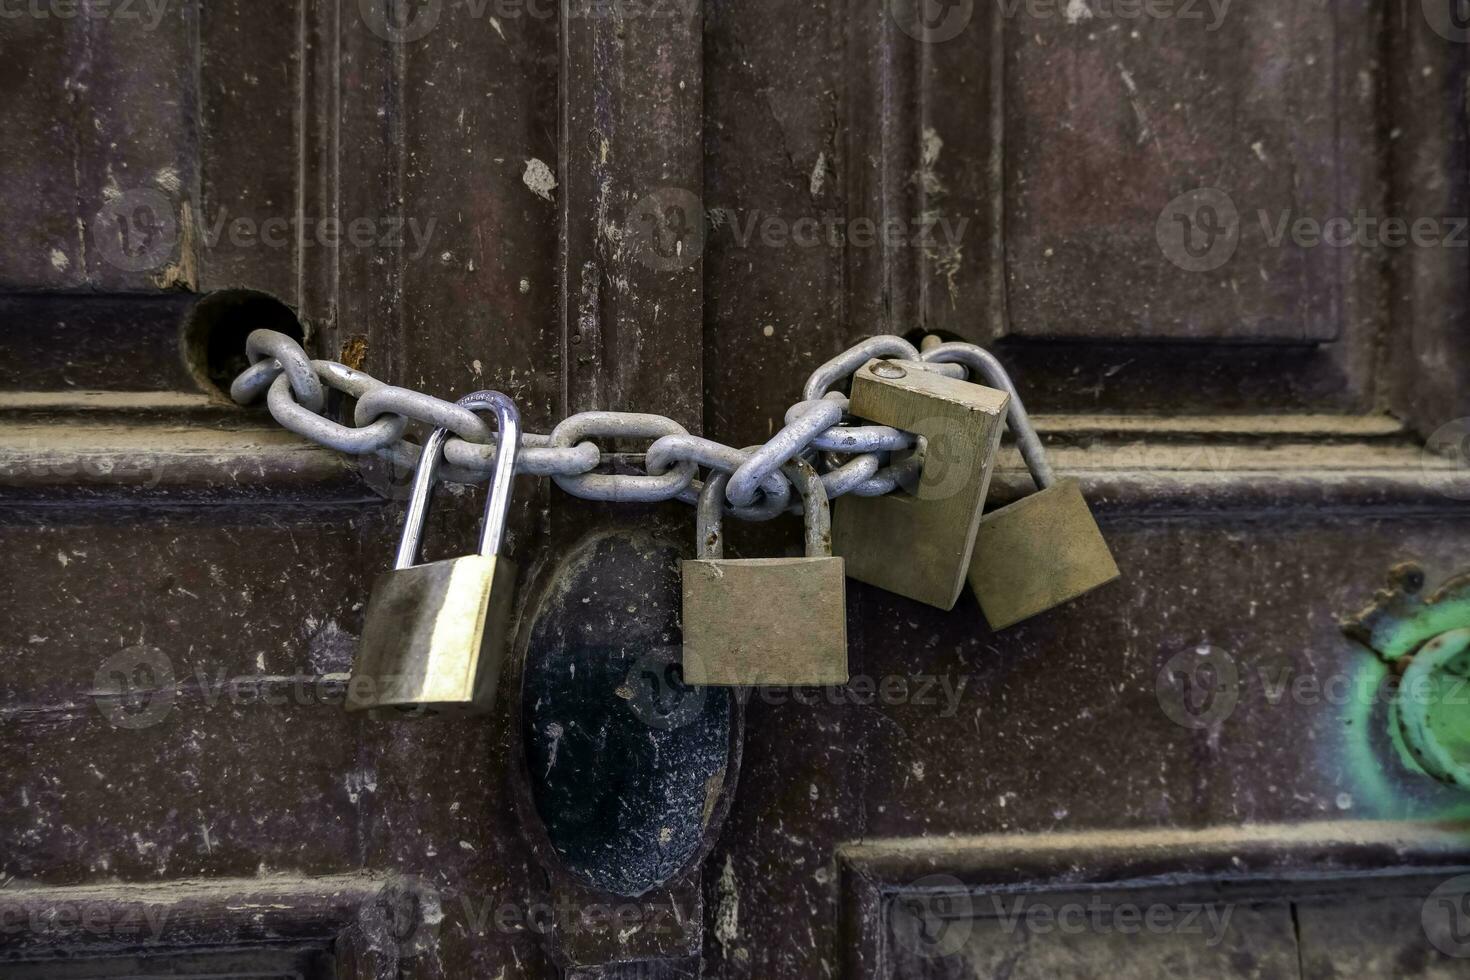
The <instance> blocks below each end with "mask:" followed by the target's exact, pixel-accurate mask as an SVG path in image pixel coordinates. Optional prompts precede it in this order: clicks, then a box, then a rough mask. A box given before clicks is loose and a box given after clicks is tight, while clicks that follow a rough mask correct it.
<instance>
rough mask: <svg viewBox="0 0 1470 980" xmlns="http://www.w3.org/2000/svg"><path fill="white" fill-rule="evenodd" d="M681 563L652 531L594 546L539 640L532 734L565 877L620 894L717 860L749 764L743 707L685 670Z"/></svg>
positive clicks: (557, 585) (550, 593)
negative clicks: (743, 755)
mask: <svg viewBox="0 0 1470 980" xmlns="http://www.w3.org/2000/svg"><path fill="white" fill-rule="evenodd" d="M681 558H682V555H681V554H680V552H679V550H678V549H677V548H675V547H673V546H671V545H669V544H667V543H663V542H659V541H656V540H655V539H653V538H652V537H650V536H648V535H646V534H642V533H634V534H616V533H614V534H606V533H604V534H599V535H595V536H592V537H589V538H586V539H584V540H583V541H582V542H581V543H579V544H578V546H577V547H576V548H574V549H572V551H571V552H570V553H568V555H567V556H566V557H565V558H564V559H563V560H562V563H561V565H560V567H559V568H557V569H556V571H555V573H554V575H553V577H552V581H551V584H550V586H549V588H548V590H547V592H546V593H545V595H544V597H543V598H542V600H541V602H540V604H539V606H538V608H537V610H536V615H535V619H534V621H533V623H532V625H531V632H530V636H529V639H528V641H527V647H526V658H525V666H524V672H523V675H522V678H523V679H522V685H521V729H522V730H521V734H522V738H523V740H524V744H525V752H526V765H527V768H528V771H529V776H530V784H531V798H532V800H533V802H534V804H535V810H536V815H537V817H539V819H540V822H541V824H542V826H543V828H544V831H545V835H546V838H547V841H548V842H549V844H550V846H551V850H552V851H553V852H554V854H555V857H556V859H557V861H558V862H559V863H560V864H561V865H562V867H563V869H564V870H565V871H567V872H569V873H570V874H571V875H572V876H574V877H575V878H578V879H580V880H581V881H583V882H584V883H586V884H590V885H592V886H594V887H597V888H601V889H604V890H606V891H610V892H613V893H615V894H619V895H630V896H631V895H641V894H643V893H645V892H647V891H649V890H651V889H653V888H656V887H659V886H660V885H663V884H665V883H667V882H669V881H672V880H673V879H675V878H677V877H679V876H680V875H681V874H683V873H684V872H685V871H687V870H688V869H689V868H690V867H692V866H693V865H694V864H695V863H697V861H698V860H699V859H700V858H701V857H703V856H704V854H705V853H707V852H708V849H709V848H710V846H712V845H713V843H714V838H715V835H716V834H717V833H718V831H719V826H720V824H721V822H722V821H723V819H724V815H725V812H726V810H727V809H728V803H729V798H730V796H731V794H732V793H733V790H734V783H735V775H736V773H737V771H738V768H739V746H740V735H741V731H742V721H743V712H742V710H741V706H740V704H739V702H738V700H737V699H736V698H735V697H733V696H732V694H731V691H730V690H729V689H725V688H703V687H687V686H685V685H684V683H683V679H682V676H681V674H680V662H681V659H682V635H681V632H680V604H681V589H680V568H679V561H680V559H681Z"/></svg>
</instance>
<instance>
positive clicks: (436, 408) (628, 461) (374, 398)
mask: <svg viewBox="0 0 1470 980" xmlns="http://www.w3.org/2000/svg"><path fill="white" fill-rule="evenodd" d="M926 348H927V349H926V350H925V351H924V352H923V354H922V355H921V354H920V352H919V351H918V350H917V349H916V348H915V347H914V346H913V345H912V344H910V343H909V342H908V341H906V340H904V339H903V338H901V337H893V336H881V337H872V338H870V339H868V340H865V341H863V342H862V343H860V344H858V345H856V346H854V347H852V348H851V349H849V350H847V351H844V352H843V353H842V354H840V355H838V356H837V357H835V358H833V359H832V360H830V361H828V362H827V363H825V364H823V365H822V366H820V367H819V368H817V369H816V371H814V372H813V373H812V376H811V378H810V379H809V380H808V381H807V383H806V387H805V389H804V390H803V393H802V400H801V401H800V402H798V403H797V404H795V405H793V406H792V407H791V408H790V409H789V410H788V411H787V413H786V415H785V419H784V423H785V427H784V428H782V429H781V431H780V432H777V433H776V434H775V435H774V436H772V437H771V439H769V440H768V441H767V442H766V443H765V444H764V445H761V446H755V447H752V448H750V449H737V448H735V447H733V446H726V445H724V444H722V443H718V442H715V441H713V440H710V439H704V438H701V437H698V436H693V435H690V434H689V432H688V431H687V430H685V429H684V427H683V426H681V425H679V424H678V423H677V422H675V421H673V420H672V419H668V418H664V417H663V416H660V415H646V414H638V413H632V412H583V413H581V414H579V415H573V416H572V417H570V418H568V419H565V420H564V421H562V422H561V423H560V424H559V425H557V426H556V427H555V428H554V429H553V430H552V432H551V433H550V434H549V435H539V434H536V433H530V432H524V433H522V435H521V449H520V453H519V454H518V455H517V456H516V462H515V472H516V473H520V474H526V475H530V476H549V477H551V478H552V479H553V480H555V481H556V484H557V485H558V486H559V487H561V488H562V489H563V490H565V491H566V492H567V493H569V494H572V495H573V496H576V497H581V498H584V499H587V500H605V501H623V502H639V503H651V502H657V501H663V500H675V499H677V500H682V501H684V502H685V503H689V504H691V505H693V504H697V503H698V500H699V494H700V490H701V488H702V483H701V482H700V480H699V479H698V476H699V469H700V467H704V468H705V469H707V470H709V471H710V472H712V473H717V474H723V475H725V476H726V477H727V478H728V484H727V486H726V491H725V492H726V499H727V501H728V503H729V505H730V513H731V514H732V515H733V516H735V517H737V518H740V519H742V520H749V521H761V520H769V519H771V518H773V517H775V516H777V515H778V514H781V513H783V512H786V511H788V510H792V509H799V506H800V505H799V503H798V502H797V501H796V500H794V499H793V493H792V488H791V485H790V483H789V482H788V481H787V478H786V477H785V476H784V475H783V473H782V468H783V467H784V466H785V465H786V464H787V463H789V462H791V461H792V460H794V459H798V458H799V459H802V460H806V461H809V462H812V463H813V464H814V465H815V466H816V467H817V469H818V471H819V472H820V474H821V478H822V483H823V485H824V486H825V488H826V490H827V496H828V497H829V498H836V497H841V496H844V495H846V494H857V495H859V496H881V495H883V494H887V493H892V492H893V491H894V490H895V489H898V488H900V487H903V486H912V483H913V481H914V480H916V479H917V477H918V473H919V470H920V468H921V466H922V458H921V457H920V456H919V455H918V453H917V452H915V453H911V454H908V455H904V456H900V457H899V458H897V459H896V460H895V459H894V458H893V454H895V453H907V452H908V451H909V450H913V449H915V438H914V436H913V435H911V434H910V433H907V432H902V431H900V430H898V429H894V428H890V427H889V426H883V425H851V424H843V423H844V419H845V418H846V415H847V407H848V406H847V398H846V397H845V396H844V395H842V394H841V393H840V392H836V391H832V390H831V389H832V388H834V387H836V386H837V385H838V384H840V383H842V382H844V381H845V380H846V379H848V378H849V377H850V376H851V375H852V374H853V373H854V372H855V371H857V370H858V369H859V368H861V367H862V366H863V365H864V364H866V363H867V362H868V361H869V360H871V359H873V358H875V357H882V358H890V359H896V360H906V361H924V362H927V363H928V365H929V369H930V370H934V371H937V372H939V373H943V374H946V375H948V376H950V377H955V378H965V377H967V375H968V371H967V369H969V370H974V371H976V372H977V373H979V374H981V375H982V376H983V377H984V378H985V380H986V381H987V382H988V383H989V384H991V385H992V386H994V387H999V388H1002V389H1004V390H1006V391H1008V392H1010V393H1011V395H1012V399H1013V400H1012V410H1011V428H1012V429H1013V430H1014V431H1015V432H1016V434H1017V441H1018V445H1019V447H1020V449H1021V452H1022V455H1023V456H1024V457H1025V459H1026V462H1027V464H1028V465H1029V466H1030V467H1031V469H1032V472H1033V473H1035V474H1036V476H1037V482H1038V483H1039V484H1042V485H1044V483H1043V481H1044V480H1045V481H1046V482H1050V475H1051V473H1050V469H1049V468H1048V467H1047V465H1046V461H1045V456H1044V454H1043V453H1042V451H1041V444H1040V441H1039V440H1038V439H1037V438H1036V434H1035V432H1034V431H1033V430H1032V429H1031V426H1030V424H1029V422H1027V420H1026V417H1025V411H1024V409H1022V408H1021V407H1020V398H1019V396H1018V395H1017V394H1016V392H1015V386H1014V385H1012V384H1011V382H1010V378H1009V377H1007V376H1006V374H1005V370H1004V369H1003V368H1001V367H1000V363H999V362H998V361H996V360H995V358H994V357H993V356H992V355H990V354H989V353H988V352H986V351H985V350H982V349H981V348H979V347H976V346H974V345H972V344H937V342H934V341H931V343H930V344H926ZM246 354H247V356H248V357H249V358H250V361H251V366H250V367H249V368H247V369H246V370H245V371H244V372H242V373H241V374H240V376H239V377H237V378H236V379H235V381H234V383H233V384H232V385H231V386H230V395H231V397H232V398H234V400H235V401H237V402H239V403H240V404H242V405H246V404H250V403H252V402H254V401H257V400H258V399H259V398H260V397H261V396H262V395H264V396H265V399H266V407H267V408H268V409H269V411H270V413H271V415H272V417H274V418H275V420H276V421H277V422H278V423H280V424H281V425H282V426H284V427H285V428H287V429H289V430H290V431H292V432H294V433H296V434H297V435H300V436H303V437H305V438H307V439H310V440H311V441H313V442H316V443H318V444H320V445H322V446H326V447H328V448H330V449H335V450H338V451H340V452H345V453H352V454H356V455H374V456H378V457H381V458H384V459H387V460H389V461H391V462H392V463H393V464H395V465H397V466H401V467H404V468H407V469H412V468H414V467H416V466H417V465H418V460H419V456H420V453H421V452H422V450H420V448H419V447H418V446H416V445H414V444H413V443H411V442H408V441H407V440H405V439H404V433H405V431H406V430H407V427H408V424H409V422H411V421H413V422H421V423H423V424H424V425H426V426H428V427H430V428H434V429H440V428H443V429H448V430H449V431H450V432H451V433H453V435H452V436H451V437H450V438H449V439H447V440H445V441H444V443H443V447H444V448H443V452H444V456H443V459H444V462H445V463H446V464H447V465H445V466H443V467H442V468H441V472H440V475H441V478H442V479H445V480H449V481H452V482H457V483H479V482H483V481H485V480H487V479H489V478H490V476H491V475H492V474H493V472H494V470H495V459H496V453H497V452H498V448H497V444H496V434H495V432H494V431H493V430H492V429H491V428H490V426H488V425H487V424H486V423H485V421H484V420H483V419H482V418H480V416H479V415H477V414H476V413H475V412H473V411H471V410H469V409H468V408H465V407H462V406H460V405H457V404H455V403H454V402H450V401H445V400H443V399H441V398H435V397H434V396H432V395H426V394H424V393H422V392H418V391H413V390H411V389H408V388H398V387H394V386H393V385H389V384H385V383H384V382H382V381H379V380H377V379H376V378H373V377H371V376H370V375H367V374H364V373H363V372H361V371H358V370H355V369H353V368H350V367H347V366H346V365H345V364H339V363H337V362H336V361H325V360H313V359H311V358H310V357H309V356H308V355H307V353H306V351H305V350H303V349H302V347H301V345H300V344H298V343H297V342H296V341H295V340H294V339H292V338H291V337H288V336H286V335H285V334H281V333H277V332H275V331H271V330H257V331H255V332H253V333H252V334H251V335H250V336H249V338H248V339H247V341H246ZM327 389H331V390H333V391H338V392H341V393H342V394H344V395H346V396H348V397H349V398H352V399H355V400H356V407H355V408H354V410H353V418H352V420H353V422H354V424H353V425H343V424H342V423H340V422H337V421H334V420H333V419H331V418H328V417H327V416H326V415H324V414H323V413H324V411H325V410H326V404H327V399H326V391H327ZM627 439H638V440H652V442H651V444H650V445H649V446H648V448H647V450H646V451H645V452H644V453H641V454H638V453H631V454H629V453H611V452H604V450H603V449H601V448H600V447H599V445H598V441H599V440H603V441H607V440H627ZM640 456H641V462H642V463H643V469H642V472H638V471H637V467H636V465H634V464H635V463H636V462H637V461H639V457H640ZM607 464H614V468H616V469H622V470H626V469H633V470H634V472H631V473H629V472H610V473H609V472H594V471H596V470H598V469H599V468H600V467H605V466H606V465H607Z"/></svg>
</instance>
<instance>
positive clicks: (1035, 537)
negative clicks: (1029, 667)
mask: <svg viewBox="0 0 1470 980" xmlns="http://www.w3.org/2000/svg"><path fill="white" fill-rule="evenodd" d="M924 358H925V360H932V361H933V362H935V363H960V364H964V365H965V366H966V367H968V368H970V369H971V370H975V371H979V372H981V373H982V374H983V375H984V376H985V378H986V380H987V381H989V382H990V383H991V384H993V385H995V386H996V387H997V388H1001V389H1004V390H1005V391H1007V392H1010V393H1011V396H1012V398H1011V407H1010V414H1009V416H1008V421H1009V424H1010V427H1011V430H1012V435H1014V436H1015V438H1016V444H1017V446H1018V447H1019V448H1020V450H1021V455H1022V457H1023V458H1024V459H1025V461H1026V467H1027V469H1028V470H1029V471H1030V473H1031V478H1032V479H1033V480H1035V481H1036V486H1037V488H1038V492H1037V493H1034V494H1032V495H1031V496H1029V497H1024V498H1022V499H1021V500H1018V501H1017V502H1015V503H1013V504H1010V505H1009V506H1006V507H1002V508H1000V509H999V510H996V511H993V512H992V513H989V514H986V515H985V516H984V517H983V518H981V520H980V530H979V533H978V534H977V535H976V538H975V554H974V558H973V559H972V560H971V562H970V576H969V577H970V588H971V589H973V590H974V592H975V597H976V598H977V599H978V600H979V601H980V609H981V610H982V611H983V612H984V613H985V619H986V621H987V622H989V623H990V626H991V628H992V629H996V630H1002V629H1005V628H1006V627H1008V626H1014V625H1015V624H1017V623H1019V622H1021V621H1022V620H1024V619H1030V618H1031V617H1032V616H1035V615H1038V614H1040V613H1043V612H1046V611H1047V610H1048V609H1053V608H1055V607H1057V606H1060V605H1062V604H1063V603H1066V602H1071V601H1072V600H1073V599H1076V598H1079V597H1080V596H1082V595H1084V594H1086V593H1088V592H1091V591H1092V590H1093V589H1096V588H1099V587H1101V586H1104V585H1107V584H1108V583H1109V582H1112V581H1114V580H1115V579H1117V578H1118V576H1119V572H1118V565H1117V563H1116V562H1114V561H1113V554H1112V552H1111V551H1109V550H1108V543H1107V542H1106V541H1105V540H1103V536H1102V531H1101V530H1099V528H1098V526H1097V521H1096V519H1094V518H1093V516H1092V511H1091V510H1090V509H1089V508H1088V506H1087V501H1086V500H1085V499H1084V498H1083V496H1082V488H1081V487H1080V486H1079V485H1078V483H1077V481H1076V480H1057V479H1056V477H1055V476H1054V475H1053V474H1052V470H1051V466H1050V464H1049V463H1048V462H1047V460H1046V451H1045V450H1044V449H1043V448H1042V445H1041V439H1040V438H1039V437H1038V436H1037V435H1036V430H1035V428H1034V427H1033V426H1032V425H1031V418H1030V416H1029V415H1027V414H1026V408H1025V406H1024V405H1023V404H1022V403H1021V398H1020V396H1019V395H1018V394H1016V389H1015V385H1014V384H1013V383H1012V382H1011V378H1010V375H1008V374H1007V373H1006V370H1005V368H1004V367H1002V366H1001V364H1000V362H999V361H997V360H996V359H995V358H994V357H993V356H991V355H990V354H989V353H987V352H986V351H985V350H983V349H982V348H979V347H975V346H974V345H972V344H943V345H940V346H938V347H933V348H929V349H927V350H926V351H925V353H924Z"/></svg>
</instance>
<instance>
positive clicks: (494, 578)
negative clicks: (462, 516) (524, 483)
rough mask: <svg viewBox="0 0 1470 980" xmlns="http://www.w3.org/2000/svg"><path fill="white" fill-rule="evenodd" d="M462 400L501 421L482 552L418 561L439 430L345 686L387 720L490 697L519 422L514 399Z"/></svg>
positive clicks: (472, 708)
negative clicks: (503, 552) (396, 554)
mask: <svg viewBox="0 0 1470 980" xmlns="http://www.w3.org/2000/svg"><path fill="white" fill-rule="evenodd" d="M458 404H459V405H460V407H462V408H467V409H470V410H471V411H490V412H493V413H494V415H495V419H496V422H497V425H498V428H499V433H498V437H497V442H498V444H499V445H498V447H497V450H496V454H495V475H494V477H492V479H491V483H490V491H489V494H488V499H487V500H486V503H485V523H484V527H483V528H481V531H480V553H479V554H476V555H469V556H466V557H464V558H451V559H449V560H447V561H437V562H431V563H429V564H426V565H420V564H417V562H418V560H419V550H420V546H421V543H422V539H423V531H424V521H425V519H426V517H427V516H428V511H429V502H430V499H431V497H432V496H433V491H434V485H435V480H436V478H437V476H438V471H439V462H440V459H441V458H442V456H443V453H444V443H445V442H446V440H447V439H448V438H449V434H450V432H449V430H448V429H436V430H434V433H433V434H432V435H430V436H429V438H428V439H427V440H425V442H424V449H423V454H422V455H421V456H420V459H419V467H418V472H417V473H416V474H415V475H414V482H413V492H412V495H411V496H410V498H409V502H408V510H407V513H406V514H405V515H404V521H403V537H402V538H401V539H400V541H399V543H398V556H397V559H396V560H395V561H394V564H393V570H392V571H389V572H386V573H384V574H382V575H380V576H379V577H378V579H377V581H376V582H375V583H373V591H372V596H371V597H370V598H369V599H368V606H367V617H366V621H365V622H364V623H363V630H362V645H361V647H360V649H359V651H358V655H357V662H356V664H355V666H354V667H353V671H352V680H351V681H350V682H349V684H348V694H347V709H348V710H349V711H362V710H370V711H373V712H374V714H375V716H388V717H393V716H401V717H413V716H420V715H442V714H472V713H479V712H484V711H488V710H489V709H490V707H491V705H492V704H493V703H494V700H495V689H496V685H497V683H498V682H499V679H500V671H501V666H502V665H503V663H504V660H505V650H506V641H507V639H508V636H507V633H508V628H509V625H510V613H511V599H512V597H513V595H514V593H515V583H516V568H515V565H513V564H512V563H511V562H510V561H508V560H507V559H506V558H504V557H503V556H502V555H501V554H500V550H501V546H502V543H503V541H504V537H505V524H506V518H507V517H508V515H509V512H510V499H511V485H512V481H513V480H514V477H515V461H516V453H517V451H518V450H519V448H520V443H521V419H520V413H519V412H518V411H517V410H516V406H515V402H513V401H511V399H510V398H509V397H507V396H506V395H503V394H501V393H500V392H498V391H479V392H475V393H474V394H472V395H467V396H465V397H464V398H461V399H460V400H459V402H458ZM389 712H396V715H390V714H389Z"/></svg>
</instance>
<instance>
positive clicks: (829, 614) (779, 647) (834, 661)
mask: <svg viewBox="0 0 1470 980" xmlns="http://www.w3.org/2000/svg"><path fill="white" fill-rule="evenodd" d="M781 472H783V473H785V474H786V476H787V478H788V479H790V481H791V483H792V484H793V485H794V486H795V487H796V489H797V491H798V492H799V493H800V494H801V499H802V506H803V509H804V511H805V521H806V537H805V541H806V557H804V558H750V559H742V560H735V559H726V558H725V557H724V553H725V549H724V530H723V524H724V521H723V516H724V503H725V485H726V484H727V483H728V482H729V477H728V475H727V474H724V473H713V474H711V475H710V478H709V480H708V481H707V482H706V483H705V485H704V490H703V491H702V492H701V493H700V495H699V510H698V539H699V544H698V555H699V557H697V558H695V559H694V560H692V561H686V562H684V565H683V572H684V683H686V684H695V685H705V686H710V687H784V686H802V685H809V684H810V685H826V684H846V683H847V680H848V675H847V598H846V592H847V586H846V579H845V576H844V574H843V562H842V559H841V558H833V557H832V517H831V512H830V510H829V508H828V503H827V491H826V489H825V488H824V487H823V485H822V478H821V477H820V476H818V475H817V471H816V470H814V469H812V467H811V465H810V464H809V463H806V462H803V461H801V460H793V461H792V462H790V463H787V464H786V465H785V466H783V467H782V468H781Z"/></svg>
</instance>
